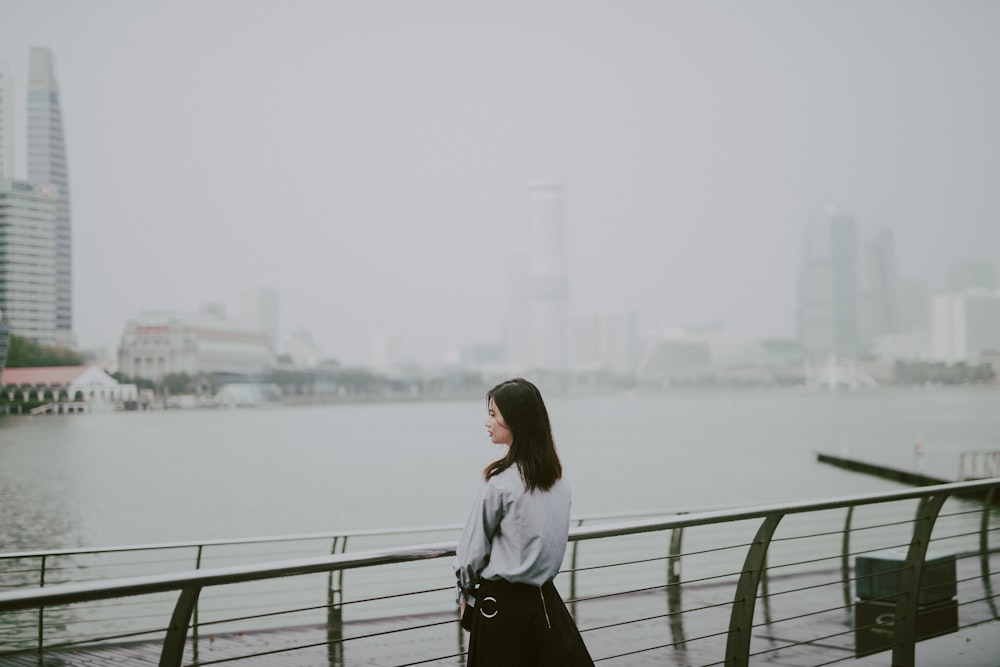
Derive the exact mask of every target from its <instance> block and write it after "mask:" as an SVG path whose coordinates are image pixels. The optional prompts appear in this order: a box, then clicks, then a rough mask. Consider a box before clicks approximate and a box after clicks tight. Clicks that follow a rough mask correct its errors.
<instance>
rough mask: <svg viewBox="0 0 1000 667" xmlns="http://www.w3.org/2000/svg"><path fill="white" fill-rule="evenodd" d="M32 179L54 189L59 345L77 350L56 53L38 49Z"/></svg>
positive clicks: (32, 63)
mask: <svg viewBox="0 0 1000 667" xmlns="http://www.w3.org/2000/svg"><path fill="white" fill-rule="evenodd" d="M28 180H29V181H30V182H32V183H36V184H41V183H48V184H52V185H53V186H55V188H54V190H55V193H56V195H55V197H56V199H55V244H56V262H55V286H56V300H55V324H56V342H57V343H60V344H63V345H72V343H73V254H72V241H73V237H72V228H71V224H70V203H69V202H70V197H69V174H68V169H67V164H66V141H65V137H64V136H63V121H62V110H61V108H60V104H59V83H58V82H57V81H56V76H55V63H54V60H53V58H52V52H51V51H50V50H49V49H46V48H41V47H35V46H33V47H31V54H30V58H29V61H28Z"/></svg>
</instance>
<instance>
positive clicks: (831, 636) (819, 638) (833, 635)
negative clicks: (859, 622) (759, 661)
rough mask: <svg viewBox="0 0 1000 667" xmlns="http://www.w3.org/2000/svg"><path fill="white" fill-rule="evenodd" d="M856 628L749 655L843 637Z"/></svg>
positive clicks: (764, 653)
mask: <svg viewBox="0 0 1000 667" xmlns="http://www.w3.org/2000/svg"><path fill="white" fill-rule="evenodd" d="M853 633H854V630H844V631H842V632H834V633H833V634H829V635H824V636H822V637H813V638H812V639H810V640H809V641H807V642H792V643H791V644H785V645H784V646H772V647H771V648H766V649H762V650H760V651H756V652H754V653H749V654H748V657H751V658H753V657H755V656H758V655H767V654H768V653H774V652H776V651H784V650H787V649H790V648H795V647H796V646H802V645H803V644H811V643H814V642H818V641H823V640H825V639H833V638H834V637H843V636H844V635H847V634H853Z"/></svg>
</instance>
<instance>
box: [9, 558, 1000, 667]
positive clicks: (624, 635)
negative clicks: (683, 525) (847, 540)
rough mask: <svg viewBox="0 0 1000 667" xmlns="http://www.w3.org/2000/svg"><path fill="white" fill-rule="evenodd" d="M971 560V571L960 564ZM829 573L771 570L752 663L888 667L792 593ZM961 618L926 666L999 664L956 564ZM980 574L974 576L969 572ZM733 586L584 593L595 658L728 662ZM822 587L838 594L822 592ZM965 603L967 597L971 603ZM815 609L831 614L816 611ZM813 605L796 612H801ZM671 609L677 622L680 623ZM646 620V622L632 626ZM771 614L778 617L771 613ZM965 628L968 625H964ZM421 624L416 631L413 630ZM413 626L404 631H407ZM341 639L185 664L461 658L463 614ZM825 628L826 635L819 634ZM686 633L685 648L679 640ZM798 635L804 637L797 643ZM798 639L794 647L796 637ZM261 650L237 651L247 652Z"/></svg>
mask: <svg viewBox="0 0 1000 667" xmlns="http://www.w3.org/2000/svg"><path fill="white" fill-rule="evenodd" d="M962 569H964V568H962ZM829 574H830V573H814V574H812V575H794V576H789V577H785V578H779V579H773V580H772V582H771V596H770V598H769V600H768V604H767V605H766V606H765V605H764V604H763V601H762V602H761V603H759V604H758V611H759V613H758V620H757V623H758V625H757V627H756V628H755V632H754V637H753V643H752V648H751V651H752V653H755V654H756V655H755V656H754V657H752V659H751V664H759V665H771V666H779V667H811V666H814V665H825V664H834V663H835V664H848V665H854V666H855V667H888V666H889V665H891V654H889V653H880V654H875V655H872V656H869V657H867V658H860V659H856V658H855V657H854V653H855V652H854V642H855V638H854V630H853V618H852V616H853V614H852V613H851V610H850V609H845V608H844V606H843V603H844V600H843V597H842V591H841V590H840V588H839V586H832V587H829V586H822V585H820V587H819V588H816V589H815V590H810V591H809V592H808V594H807V595H805V596H804V597H803V596H796V595H794V594H788V595H786V594H784V593H783V592H791V593H794V591H796V590H798V589H801V588H803V587H809V586H811V585H816V584H822V583H823V582H826V581H829V577H828V576H827V575H829ZM959 574H960V576H959V579H960V580H961V583H960V584H959V590H958V600H959V603H960V604H961V606H960V607H959V627H960V628H961V629H960V630H959V631H958V632H957V633H951V634H948V635H944V636H941V637H938V638H934V639H930V640H925V641H924V642H922V643H920V644H919V645H918V653H917V656H918V661H917V664H918V665H924V666H926V667H996V666H997V665H1000V621H997V620H996V617H995V611H994V610H993V609H992V608H991V607H990V605H989V604H988V603H987V602H986V601H984V600H983V587H982V584H981V582H980V581H978V580H977V579H976V577H975V574H974V568H971V567H970V569H969V571H968V572H965V573H962V572H960V573H959ZM970 574H971V575H972V576H969V575H970ZM731 593H732V591H731V589H728V588H726V587H717V586H702V587H693V588H692V587H688V588H685V589H684V590H683V606H684V609H685V610H686V613H685V614H683V615H682V616H680V617H669V616H668V615H667V613H666V612H667V598H666V594H665V593H664V591H663V590H662V589H659V590H656V591H647V592H641V593H630V594H626V595H617V596H613V597H605V598H594V599H588V600H581V601H579V602H577V603H576V604H575V607H574V608H575V614H576V617H577V622H578V625H579V627H580V628H581V630H582V631H583V632H584V638H585V640H586V642H587V645H588V647H589V649H590V651H591V654H592V656H593V657H594V659H595V661H596V662H597V664H598V665H607V666H608V667H633V666H634V667H647V666H653V665H657V666H659V667H664V666H666V667H681V666H684V667H688V666H693V667H697V666H706V665H721V664H722V663H723V657H724V649H725V644H726V629H727V627H728V617H729V605H728V604H725V602H726V601H727V599H728V598H729V596H730V595H731ZM818 596H823V597H826V598H829V599H828V600H821V601H819V602H818V601H817V597H818ZM966 601H968V602H966ZM817 608H820V609H830V610H831V611H829V612H823V613H819V614H816V613H813V612H815V610H816V609H817ZM801 614H806V615H804V616H801V617H799V618H794V617H796V616H799V615H801ZM672 618H673V621H672V620H671V619H672ZM634 619H648V620H645V621H643V622H640V623H634V622H633V623H625V622H626V621H633V620H634ZM768 620H770V623H768V622H767V621H768ZM962 626H968V627H962ZM415 628H416V629H415ZM403 629H405V630H406V631H405V632H403V631H401V630H403ZM341 637H342V640H343V641H342V642H336V641H335V642H333V643H329V642H328V640H329V639H330V637H329V635H328V629H327V626H326V625H313V626H304V627H294V628H283V629H277V630H269V631H259V632H248V633H228V634H220V635H217V636H210V635H205V634H202V635H201V637H200V638H199V640H198V642H197V646H195V644H194V642H190V641H189V645H188V650H187V653H186V655H185V659H184V663H183V664H184V665H199V666H201V665H213V664H215V665H228V664H233V665H239V666H240V667H293V666H308V667H313V666H320V665H322V666H323V667H360V666H362V665H365V666H383V667H389V666H392V667H400V666H403V665H417V664H421V665H424V664H426V665H435V666H440V667H444V666H461V665H464V664H465V660H464V651H465V649H466V647H467V638H468V635H466V634H465V633H464V632H463V631H461V630H460V629H459V627H458V625H457V622H456V615H455V613H454V612H452V611H449V612H439V613H430V614H422V615H419V616H403V617H395V618H381V619H375V620H351V619H350V618H347V619H346V620H345V621H344V623H343V626H342V635H341ZM816 637H822V639H821V640H813V638H816ZM681 640H686V642H685V643H684V644H682V645H680V646H674V645H673V644H675V643H676V642H678V641H681ZM800 642H801V643H800ZM790 645H791V646H790ZM159 651H160V643H159V642H141V643H132V644H122V645H109V646H105V647H97V648H88V649H86V650H83V649H81V650H71V649H70V650H63V651H50V652H47V653H46V654H45V656H44V658H43V659H41V660H39V658H38V656H37V655H36V654H35V653H31V652H27V653H22V654H16V655H8V656H5V657H0V667H29V666H30V667H98V666H101V667H103V666H109V665H110V666H118V665H121V666H125V665H135V666H136V667H143V666H148V665H157V664H158V661H159ZM252 654H256V657H251V658H245V659H241V660H238V661H237V660H236V658H239V657H241V656H248V655H252Z"/></svg>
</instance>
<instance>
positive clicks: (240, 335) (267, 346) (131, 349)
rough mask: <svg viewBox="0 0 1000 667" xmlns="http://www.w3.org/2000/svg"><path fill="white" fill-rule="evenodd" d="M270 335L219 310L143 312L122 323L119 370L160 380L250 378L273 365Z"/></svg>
mask: <svg viewBox="0 0 1000 667" xmlns="http://www.w3.org/2000/svg"><path fill="white" fill-rule="evenodd" d="M274 359H275V355H274V350H273V348H272V345H271V341H270V339H269V338H268V337H267V335H266V334H264V333H262V332H259V331H252V330H248V329H246V328H244V327H241V326H240V325H238V324H236V323H235V322H232V321H231V320H229V319H227V318H226V317H225V315H224V313H223V312H221V311H220V310H219V309H207V310H202V311H201V312H199V313H196V314H193V315H182V314H177V313H168V312H158V313H145V314H143V315H140V316H138V317H135V318H133V319H132V320H129V321H128V322H127V323H126V324H125V331H124V332H123V334H122V341H121V346H120V347H119V350H118V370H119V371H120V372H121V373H123V374H124V375H127V376H129V377H137V378H146V379H150V380H160V379H162V378H163V377H164V376H166V375H170V374H172V373H187V374H189V375H197V374H225V375H227V376H243V377H255V376H258V375H261V374H263V373H264V372H266V371H267V370H268V369H270V368H271V367H272V366H273V365H274Z"/></svg>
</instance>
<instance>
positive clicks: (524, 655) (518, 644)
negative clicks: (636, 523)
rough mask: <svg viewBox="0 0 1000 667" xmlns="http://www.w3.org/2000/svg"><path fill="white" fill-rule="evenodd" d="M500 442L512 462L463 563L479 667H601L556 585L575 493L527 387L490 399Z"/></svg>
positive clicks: (480, 508) (517, 383)
mask: <svg viewBox="0 0 1000 667" xmlns="http://www.w3.org/2000/svg"><path fill="white" fill-rule="evenodd" d="M487 406H488V410H489V418H488V419H487V420H486V430H487V431H488V432H489V436H490V440H491V441H492V442H494V443H496V444H498V445H506V447H507V451H506V454H505V455H504V456H503V457H502V458H500V459H499V460H497V461H494V462H493V463H491V464H489V465H488V466H486V469H485V470H483V477H484V478H485V484H484V485H483V487H482V489H481V490H480V492H479V495H478V496H477V498H476V501H475V503H473V506H472V510H471V512H470V513H469V519H468V521H467V522H466V524H465V530H464V531H463V533H462V539H461V540H460V541H459V543H458V550H457V552H456V557H455V575H456V576H457V577H458V588H459V598H460V605H461V609H462V625H463V627H465V628H466V629H467V630H470V631H471V632H472V635H471V637H470V639H469V667H491V666H500V665H507V666H514V665H516V666H517V667H524V666H531V665H538V666H542V665H546V666H548V665H560V666H561V665H567V666H573V665H593V664H594V663H593V661H592V660H591V658H590V655H589V654H588V652H587V648H586V646H585V645H584V643H583V640H582V639H581V638H580V633H579V632H578V631H577V629H576V624H575V623H574V622H573V618H572V617H571V616H570V614H569V611H568V610H567V609H566V605H565V604H563V601H562V598H560V597H559V593H558V592H557V591H556V588H555V586H553V584H552V579H553V577H555V576H556V574H557V573H558V572H559V567H560V566H561V565H562V561H563V556H564V555H565V553H566V539H567V535H568V533H569V510H570V488H569V484H568V483H567V482H566V481H565V480H563V479H562V464H560V462H559V455H558V454H557V453H556V447H555V443H554V442H553V440H552V428H551V426H550V424H549V414H548V412H547V411H546V409H545V403H544V401H542V395H541V393H539V391H538V388H537V387H535V385H533V384H532V383H530V382H528V381H527V380H524V379H522V378H515V379H513V380H507V381H505V382H501V383H500V384H498V385H497V386H495V387H493V389H491V390H490V391H489V394H487Z"/></svg>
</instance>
